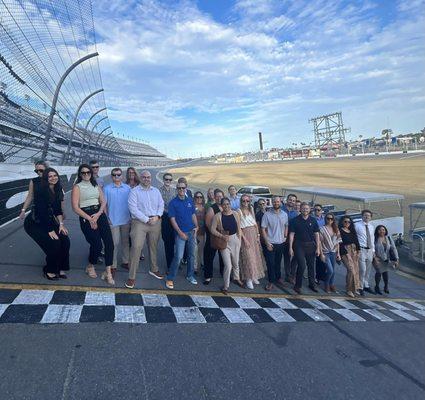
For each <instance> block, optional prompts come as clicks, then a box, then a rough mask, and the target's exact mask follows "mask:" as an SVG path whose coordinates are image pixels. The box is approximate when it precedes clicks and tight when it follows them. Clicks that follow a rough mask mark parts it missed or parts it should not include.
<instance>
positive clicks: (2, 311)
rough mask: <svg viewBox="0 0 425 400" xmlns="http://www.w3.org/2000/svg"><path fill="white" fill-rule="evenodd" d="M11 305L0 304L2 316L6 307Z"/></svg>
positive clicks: (0, 314)
mask: <svg viewBox="0 0 425 400" xmlns="http://www.w3.org/2000/svg"><path fill="white" fill-rule="evenodd" d="M7 307H9V304H0V317H1V316H2V315H3V313H4V312H5V311H6V308H7Z"/></svg>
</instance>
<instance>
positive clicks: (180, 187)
mask: <svg viewBox="0 0 425 400" xmlns="http://www.w3.org/2000/svg"><path fill="white" fill-rule="evenodd" d="M185 189H186V186H177V190H185Z"/></svg>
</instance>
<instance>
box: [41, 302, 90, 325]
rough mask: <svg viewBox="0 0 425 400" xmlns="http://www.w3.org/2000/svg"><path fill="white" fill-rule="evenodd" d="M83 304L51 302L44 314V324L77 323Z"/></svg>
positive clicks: (42, 321)
mask: <svg viewBox="0 0 425 400" xmlns="http://www.w3.org/2000/svg"><path fill="white" fill-rule="evenodd" d="M82 309H83V306H81V305H73V304H72V305H71V304H50V305H49V306H48V307H47V310H46V312H45V313H44V315H43V318H42V320H41V321H40V323H42V324H77V323H78V322H80V316H81V311H82Z"/></svg>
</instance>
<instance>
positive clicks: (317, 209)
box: [314, 208, 322, 211]
mask: <svg viewBox="0 0 425 400" xmlns="http://www.w3.org/2000/svg"><path fill="white" fill-rule="evenodd" d="M314 211H322V209H321V208H315V209H314Z"/></svg>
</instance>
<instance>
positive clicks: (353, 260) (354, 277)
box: [342, 244, 362, 293]
mask: <svg viewBox="0 0 425 400" xmlns="http://www.w3.org/2000/svg"><path fill="white" fill-rule="evenodd" d="M345 249H346V250H347V254H345V255H343V256H342V262H343V263H344V265H345V268H347V276H346V280H345V288H346V290H347V292H353V293H355V292H356V291H358V290H360V289H361V288H362V286H361V284H360V273H359V255H358V252H357V249H356V245H355V244H350V245H348V246H345Z"/></svg>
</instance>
